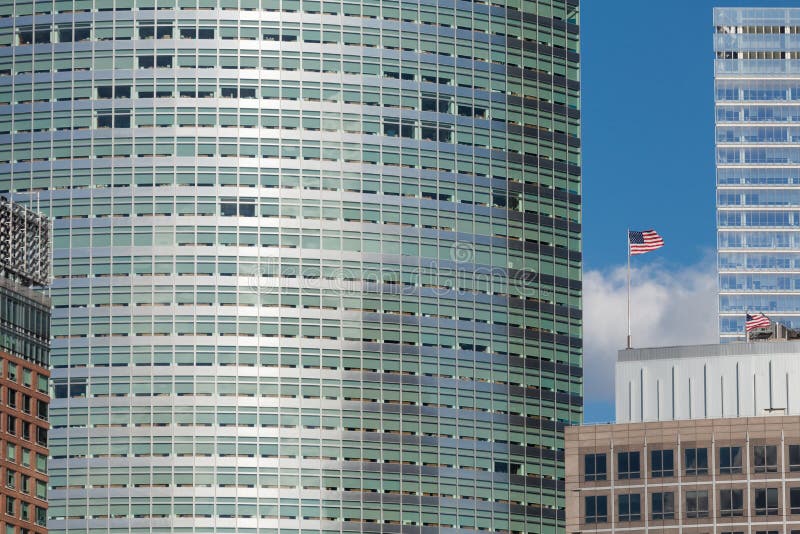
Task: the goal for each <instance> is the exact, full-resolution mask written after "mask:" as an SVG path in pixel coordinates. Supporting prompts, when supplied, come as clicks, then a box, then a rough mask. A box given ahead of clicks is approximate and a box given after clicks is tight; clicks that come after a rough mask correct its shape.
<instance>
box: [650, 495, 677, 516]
mask: <svg viewBox="0 0 800 534" xmlns="http://www.w3.org/2000/svg"><path fill="white" fill-rule="evenodd" d="M651 501H652V502H651V509H652V515H653V517H652V518H653V520H658V519H674V518H675V494H674V493H672V492H671V491H668V492H663V493H653V495H652V498H651Z"/></svg>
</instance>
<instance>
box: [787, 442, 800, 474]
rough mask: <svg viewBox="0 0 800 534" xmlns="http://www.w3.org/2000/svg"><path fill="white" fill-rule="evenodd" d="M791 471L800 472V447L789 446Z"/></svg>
mask: <svg viewBox="0 0 800 534" xmlns="http://www.w3.org/2000/svg"><path fill="white" fill-rule="evenodd" d="M789 470H790V471H800V445H789Z"/></svg>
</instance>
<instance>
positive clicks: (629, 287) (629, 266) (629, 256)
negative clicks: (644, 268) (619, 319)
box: [625, 228, 632, 349]
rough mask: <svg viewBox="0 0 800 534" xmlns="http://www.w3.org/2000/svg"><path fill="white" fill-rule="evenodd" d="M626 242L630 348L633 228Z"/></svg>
mask: <svg viewBox="0 0 800 534" xmlns="http://www.w3.org/2000/svg"><path fill="white" fill-rule="evenodd" d="M625 242H626V243H627V247H628V348H629V349H630V348H632V347H631V229H630V228H628V231H627V232H626V233H625Z"/></svg>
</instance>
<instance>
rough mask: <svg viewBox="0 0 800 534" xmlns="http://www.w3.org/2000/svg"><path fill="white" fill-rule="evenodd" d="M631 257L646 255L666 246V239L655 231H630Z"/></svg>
mask: <svg viewBox="0 0 800 534" xmlns="http://www.w3.org/2000/svg"><path fill="white" fill-rule="evenodd" d="M628 244H629V245H630V249H629V250H630V255H631V256H636V255H637V254H646V253H647V252H652V251H653V250H656V249H659V248H661V247H663V246H664V239H663V238H662V237H661V236H660V235H658V233H657V232H656V231H655V230H642V231H641V232H639V231H635V230H629V231H628Z"/></svg>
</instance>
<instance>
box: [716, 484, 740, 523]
mask: <svg viewBox="0 0 800 534" xmlns="http://www.w3.org/2000/svg"><path fill="white" fill-rule="evenodd" d="M743 514H744V491H743V490H741V489H723V490H719V515H721V516H722V517H732V516H741V515H743Z"/></svg>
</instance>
